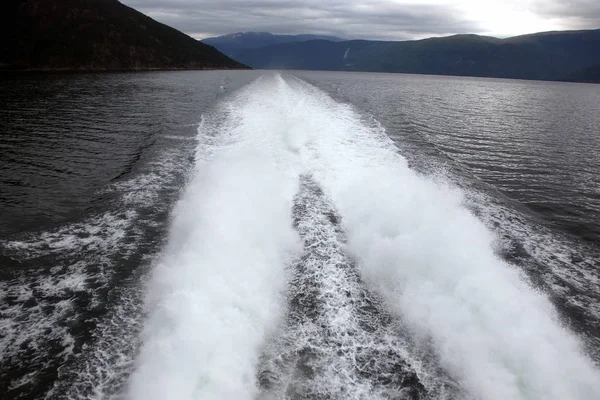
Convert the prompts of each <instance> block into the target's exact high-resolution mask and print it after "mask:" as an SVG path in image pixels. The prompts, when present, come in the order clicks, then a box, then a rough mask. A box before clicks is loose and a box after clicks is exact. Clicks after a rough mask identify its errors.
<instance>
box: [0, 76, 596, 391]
mask: <svg viewBox="0 0 600 400" xmlns="http://www.w3.org/2000/svg"><path fill="white" fill-rule="evenodd" d="M0 99H1V100H0V101H1V102H2V104H3V107H2V110H1V112H0V121H2V126H3V129H2V134H1V135H2V136H0V159H1V160H2V162H1V164H0V185H1V188H2V190H1V191H0V215H1V216H2V221H1V225H0V249H1V253H0V254H1V256H0V261H1V263H2V268H1V269H0V274H1V275H0V276H1V278H2V282H1V283H0V292H1V296H2V303H1V304H2V305H1V308H0V312H1V313H2V314H1V315H2V321H1V324H0V357H1V361H0V364H1V371H2V373H1V374H0V393H3V396H2V397H3V398H8V399H13V398H14V399H18V398H40V399H43V398H94V399H165V398H173V399H195V398H198V399H200V398H201V399H224V398H239V399H245V398H247V399H280V398H290V399H305V398H315V399H317V398H318V399H321V398H329V399H342V398H344V399H347V398H356V399H398V398H407V399H468V398H474V399H506V398H514V399H552V398H556V399H591V398H598V397H600V384H599V383H598V382H600V373H599V370H598V363H600V290H599V289H598V287H600V286H599V285H600V272H599V268H598V267H599V263H598V260H599V259H600V252H599V251H598V244H599V243H600V235H599V228H598V227H599V226H600V220H599V218H600V216H599V215H600V214H599V213H598V212H597V211H598V210H599V209H600V179H599V178H598V177H597V176H596V175H595V174H594V173H593V171H597V170H598V168H599V167H600V165H599V164H600V157H598V151H599V149H600V143H599V141H600V138H599V137H598V131H599V128H600V116H599V115H598V114H597V113H596V112H595V108H594V107H595V105H596V104H598V101H599V100H600V92H599V91H598V88H597V87H596V86H594V85H579V84H557V83H545V82H520V81H508V80H492V79H473V78H452V77H428V76H409V75H387V74H356V73H319V72H296V73H291V74H276V73H263V72H260V71H223V72H217V71H215V72H179V73H148V74H102V75H51V76H48V75H24V76H23V75H21V76H11V77H3V81H2V91H0Z"/></svg>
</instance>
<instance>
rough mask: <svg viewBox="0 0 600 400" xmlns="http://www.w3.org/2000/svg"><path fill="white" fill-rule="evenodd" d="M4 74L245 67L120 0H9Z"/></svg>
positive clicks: (0, 59)
mask: <svg viewBox="0 0 600 400" xmlns="http://www.w3.org/2000/svg"><path fill="white" fill-rule="evenodd" d="M1 9H2V10H3V11H2V13H0V23H1V24H2V26H3V31H4V34H3V38H2V46H1V47H0V69H4V70H7V69H8V70H32V69H33V70H146V69H215V68H246V67H245V66H244V65H242V64H240V63H238V62H237V61H234V60H232V59H230V58H229V57H227V56H225V55H223V54H221V53H220V52H219V51H218V50H216V49H215V48H213V47H211V46H209V45H206V44H203V43H200V42H198V41H197V40H195V39H193V38H191V37H189V36H187V35H185V34H183V33H181V32H179V31H177V30H175V29H173V28H170V27H168V26H166V25H163V24H161V23H159V22H156V21H154V20H153V19H152V18H150V17H147V16H145V15H144V14H142V13H140V12H138V11H136V10H134V9H132V8H130V7H127V6H125V5H123V4H121V3H119V2H118V1H117V0H6V1H5V2H4V3H3V4H2V6H1Z"/></svg>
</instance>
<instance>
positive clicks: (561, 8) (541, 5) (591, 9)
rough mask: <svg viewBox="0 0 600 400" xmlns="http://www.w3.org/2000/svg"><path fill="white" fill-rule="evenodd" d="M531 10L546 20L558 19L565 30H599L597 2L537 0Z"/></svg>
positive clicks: (598, 4)
mask: <svg viewBox="0 0 600 400" xmlns="http://www.w3.org/2000/svg"><path fill="white" fill-rule="evenodd" d="M532 10H533V11H534V12H535V13H536V14H539V15H542V16H544V17H547V18H557V19H560V20H561V21H563V25H565V28H566V29H598V28H600V1H598V0H562V1H561V0H546V1H541V0H537V1H535V2H534V3H533V7H532Z"/></svg>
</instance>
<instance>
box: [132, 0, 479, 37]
mask: <svg viewBox="0 0 600 400" xmlns="http://www.w3.org/2000/svg"><path fill="white" fill-rule="evenodd" d="M123 2H124V3H125V4H127V5H128V6H131V7H133V8H135V9H137V10H139V11H141V12H143V13H145V14H147V15H149V16H151V17H152V18H154V19H156V20H158V21H160V22H163V23H165V24H167V25H170V26H173V27H174V28H177V29H179V30H181V31H183V32H186V33H188V34H191V35H192V36H196V37H203V36H214V35H220V34H226V33H232V32H238V31H268V32H272V33H280V34H294V33H315V34H328V35H335V36H341V37H344V38H349V39H396V40H398V39H410V38H418V37H427V36H435V35H445V34H454V33H471V32H478V31H482V27H481V26H480V24H479V23H478V22H477V21H474V20H469V19H467V18H465V17H464V13H462V12H461V10H460V9H459V8H458V7H456V6H454V5H452V4H448V3H443V4H423V3H419V4H416V3H408V4H407V3H403V2H398V1H393V0H375V1H369V2H366V1H356V0H347V1H341V0H329V1H326V0H306V1H299V0H278V1H274V0H273V1H272V0H246V1H242V0H222V1H206V0H197V1H192V0H187V1H186V0H123Z"/></svg>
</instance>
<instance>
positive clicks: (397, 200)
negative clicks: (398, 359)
mask: <svg viewBox="0 0 600 400" xmlns="http://www.w3.org/2000/svg"><path fill="white" fill-rule="evenodd" d="M199 140H200V145H199V146H198V149H197V163H196V171H195V174H194V176H193V177H192V178H191V180H190V182H189V183H188V186H187V189H186V191H185V193H184V194H183V196H182V198H181V200H180V202H179V204H178V206H177V207H176V210H175V212H174V216H173V221H172V227H171V233H170V237H169V245H168V246H167V248H166V250H165V252H164V254H163V256H162V258H161V260H160V262H159V265H158V266H157V267H156V269H155V271H154V273H153V277H152V279H151V283H150V285H149V287H148V299H147V304H146V309H147V311H148V313H149V317H148V321H147V323H146V326H145V328H144V333H143V335H142V341H143V343H144V344H143V346H142V350H141V353H140V355H139V357H138V359H137V362H136V365H137V367H136V371H135V372H134V374H133V375H132V377H131V381H130V385H129V389H128V396H129V397H130V398H133V399H153V398H156V399H162V398H177V399H193V398H202V399H211V398H214V399H217V398H238V399H251V398H256V397H257V396H266V397H268V393H265V392H268V391H269V390H271V389H272V386H273V385H272V384H269V383H268V382H267V383H264V381H265V379H266V380H267V381H269V380H271V381H272V378H270V377H269V376H268V375H269V373H268V374H266V375H265V371H267V370H269V368H271V370H270V371H271V372H272V369H273V366H277V365H278V364H277V363H273V362H270V361H269V357H268V355H269V354H272V353H273V348H274V347H273V346H275V347H277V346H278V343H279V345H280V346H281V343H284V344H285V343H290V342H289V337H290V336H289V332H294V329H296V328H293V327H292V328H290V326H291V325H290V324H292V325H293V323H294V318H293V317H290V315H291V316H293V315H294V312H295V311H298V310H297V309H294V307H295V306H294V301H293V299H294V298H297V297H298V295H299V293H300V294H301V292H298V290H297V287H294V284H295V282H296V283H297V282H298V280H297V278H298V276H297V274H298V271H302V268H300V269H299V268H297V267H294V266H297V265H298V263H300V264H302V263H305V264H304V266H305V267H307V266H309V264H306V263H307V262H311V263H313V264H310V265H313V267H311V268H313V272H311V273H312V274H314V275H315V277H316V278H315V279H319V280H320V283H319V285H320V286H319V287H327V288H328V289H327V290H328V292H329V293H332V292H335V290H336V288H338V289H339V290H344V287H343V285H341V283H340V282H342V281H343V282H345V283H346V284H348V283H349V282H351V284H352V285H353V287H358V286H361V285H362V286H364V287H362V286H361V287H360V290H358V289H356V290H355V292H356V293H358V292H360V291H361V290H365V291H366V292H365V293H372V296H373V304H378V306H377V307H379V309H380V311H377V312H380V313H382V315H389V318H391V319H392V320H393V321H396V322H395V323H393V324H388V325H386V327H385V329H384V330H383V331H382V330H380V331H378V333H375V334H373V333H372V332H371V333H372V334H373V335H377V334H379V335H383V334H384V333H385V336H386V337H389V336H390V335H391V336H392V337H393V336H395V337H396V338H397V340H395V341H394V340H387V339H386V340H387V341H386V342H385V346H389V345H390V343H392V344H393V346H398V347H399V348H397V349H396V348H394V350H393V351H392V354H396V353H397V354H400V355H402V357H403V358H404V362H405V363H406V368H405V373H406V374H408V375H405V376H409V375H410V374H414V375H415V376H416V378H417V379H418V380H419V381H420V383H419V384H418V385H417V384H414V385H413V386H412V388H413V390H411V393H412V394H407V396H409V398H421V397H428V396H434V397H436V398H439V397H440V396H441V397H446V398H453V397H458V398H465V397H468V395H466V394H460V393H461V390H464V391H466V392H468V393H469V394H470V395H472V396H474V397H475V398H482V399H506V398H511V399H540V398H543V399H591V398H600V384H599V382H600V375H599V374H598V371H597V369H596V368H595V367H594V365H593V363H592V362H591V361H590V360H589V358H588V357H587V356H586V355H585V354H584V352H583V350H582V346H581V344H580V342H579V340H578V339H577V337H576V335H575V334H574V333H572V332H570V331H569V330H568V329H567V328H566V327H565V326H563V324H562V323H561V320H560V316H559V314H558V313H557V312H556V310H555V309H554V307H553V306H552V304H551V303H550V301H549V300H548V299H547V297H546V296H545V294H544V293H542V292H539V291H537V290H535V289H533V288H532V287H530V286H529V285H528V284H527V283H526V282H527V281H526V279H525V278H524V276H523V275H522V273H521V272H520V270H519V269H518V268H517V267H516V266H514V265H511V264H508V263H507V262H506V261H503V260H502V259H501V258H500V257H499V256H497V255H496V254H495V252H494V243H495V237H494V234H493V233H492V232H491V231H490V230H488V229H487V228H486V227H485V226H484V225H483V223H482V222H481V221H479V220H478V219H477V218H476V217H475V216H473V215H472V214H471V213H470V212H469V211H468V210H467V208H466V207H465V201H464V197H463V196H464V193H462V192H461V191H460V190H458V189H456V188H453V187H451V186H449V185H444V184H441V183H439V182H434V181H433V180H431V179H428V178H426V177H423V176H420V175H417V174H416V173H415V172H413V171H412V170H411V169H410V168H409V167H408V165H407V162H406V160H405V159H404V158H403V157H402V156H401V155H399V154H398V150H397V148H396V147H395V146H394V145H393V143H392V142H391V141H390V139H389V138H388V137H387V136H386V134H385V131H384V130H383V129H382V128H381V127H380V126H379V125H378V124H377V123H376V122H373V121H371V120H368V119H364V118H362V117H361V115H360V114H359V113H358V112H356V110H354V109H353V108H352V107H351V106H349V105H347V104H342V103H339V102H336V101H335V100H333V99H332V98H330V97H329V96H327V95H326V94H325V93H323V92H321V91H320V90H318V89H317V88H315V87H313V86H311V85H309V84H307V83H306V82H303V81H301V80H299V79H296V78H294V77H285V78H284V77H282V76H280V75H274V76H264V77H262V78H260V79H258V80H257V81H255V82H254V83H252V84H251V85H249V86H247V87H245V88H243V89H242V90H240V91H239V92H237V94H236V95H235V96H231V97H229V98H228V99H227V100H226V101H222V102H221V103H220V104H219V105H218V106H217V108H216V109H215V110H214V112H213V113H212V114H211V115H209V116H208V117H207V118H205V119H204V121H203V123H202V125H201V126H200V128H199ZM306 176H310V177H311V178H310V179H311V180H312V181H314V184H315V185H316V186H317V187H319V188H320V189H319V190H321V191H322V193H323V198H324V199H325V200H323V201H325V203H326V204H328V206H327V207H324V206H322V205H320V204H321V203H320V202H321V200H320V198H321V197H319V196H313V198H312V200H311V197H310V196H309V197H308V201H309V202H312V203H310V204H309V205H306V207H308V208H309V209H310V208H311V207H312V208H314V210H313V211H312V212H310V213H308V214H306V215H305V217H306V218H308V222H307V223H308V226H309V227H310V226H312V225H310V223H309V222H310V221H312V223H315V224H317V225H318V221H320V220H323V213H329V212H330V211H327V210H329V209H330V210H332V211H331V213H333V214H332V215H337V217H335V218H339V221H338V223H337V224H338V225H339V229H340V230H342V231H343V232H344V235H343V236H344V239H343V240H342V241H336V240H337V239H335V240H334V238H332V237H331V236H330V235H329V234H330V233H331V231H330V230H328V229H317V230H316V231H315V232H316V233H314V232H313V233H310V232H309V233H310V234H311V235H313V234H316V235H317V236H318V235H322V236H321V237H317V238H316V239H315V238H313V239H311V240H312V241H313V242H312V244H310V243H309V241H308V239H307V236H306V235H307V233H306V232H304V234H302V229H300V228H299V227H298V226H296V228H298V229H294V205H295V204H296V203H295V202H296V201H298V198H297V197H296V195H297V193H298V192H299V191H300V190H301V184H300V181H301V179H303V178H301V177H306ZM301 197H302V196H301ZM304 198H305V200H306V196H305V197H304ZM320 209H322V210H325V211H322V212H320V211H318V210H320ZM315 210H317V211H315ZM315 221H316V222H315ZM296 225H298V223H296ZM306 229H308V228H306V227H305V231H306ZM308 231H310V229H308ZM299 232H300V233H299ZM327 232H329V233H327ZM328 235H329V236H328ZM315 240H316V243H317V244H318V245H322V246H326V245H327V243H331V241H333V242H335V243H337V244H336V248H337V250H335V251H333V252H329V253H328V252H327V251H324V253H323V257H324V260H325V261H324V265H325V264H327V263H328V262H329V261H331V260H330V258H331V257H342V259H344V260H347V262H343V263H342V264H343V265H346V266H348V265H353V266H354V267H353V268H355V269H356V274H357V275H356V276H358V278H356V279H357V280H352V279H350V278H348V276H351V275H343V274H342V275H340V271H336V270H335V269H336V268H342V266H341V265H340V264H339V263H335V262H329V264H327V265H329V268H333V269H334V270H333V271H331V273H328V274H320V273H319V274H315V272H314V263H315V262H316V261H315V259H314V257H313V258H311V257H312V256H308V257H307V256H306V254H305V252H306V251H307V249H308V247H307V246H309V245H310V246H315V243H314V242H315ZM303 245H304V246H303ZM303 247H304V250H303ZM303 254H304V255H303ZM328 257H329V258H328ZM311 260H312V261H311ZM316 260H317V261H318V260H319V258H317V259H316ZM305 270H306V269H305ZM294 274H296V275H294ZM344 276H346V277H345V278H344ZM313 283H314V282H313ZM336 285H338V286H339V287H338V286H336ZM357 285H358V286H357ZM310 287H311V286H310V285H309V286H308V288H310ZM353 290H354V289H353ZM294 293H295V295H294ZM338 297H339V296H333V295H331V296H321V297H320V301H321V302H325V304H324V305H321V306H317V307H321V308H322V309H325V310H326V311H325V314H323V315H325V317H322V321H325V322H323V323H326V324H330V325H331V326H335V327H337V328H336V329H338V330H342V332H341V333H342V334H343V333H344V332H343V331H344V330H345V331H346V332H350V331H352V329H353V330H354V333H355V336H354V339H352V338H349V339H344V340H349V341H353V340H354V342H353V343H354V344H357V343H359V342H360V341H361V340H362V341H363V342H364V336H361V335H362V333H361V334H357V332H360V331H359V330H357V328H356V324H357V323H358V322H357V320H356V318H358V317H357V315H358V314H357V311H353V308H352V307H349V306H347V305H346V304H345V303H344V302H342V301H341V300H340V299H339V298H338ZM328 302H330V303H328ZM338 306H339V307H340V309H339V312H337V313H335V312H333V311H327V310H331V308H335V307H338ZM296 307H297V306H296ZM332 316H335V321H333V322H332V320H331V318H333V317H332ZM295 323H296V325H295V326H296V327H297V326H301V324H300V325H299V322H298V321H296V322H295ZM309 325H310V324H309ZM311 326H313V325H311ZM286 327H287V328H286ZM352 327H354V328H352ZM286 329H287V331H286ZM282 331H286V332H288V333H287V335H288V336H287V339H285V340H283V341H281V339H278V338H281V332H282ZM296 331H297V332H304V336H302V335H300V334H299V333H298V334H295V335H296V336H294V334H292V336H291V337H292V338H294V339H298V338H305V339H307V338H308V339H307V340H309V339H310V335H312V334H313V333H310V332H314V335H317V336H318V335H321V334H322V332H321V333H319V329H316V330H313V331H310V330H308V331H306V330H304V331H302V330H300V331H298V330H297V329H296ZM329 331H331V329H329ZM307 332H308V333H309V334H308V335H307ZM376 332H377V331H376ZM390 332H392V333H390ZM337 334H340V332H337V333H336V335H337ZM349 336H352V335H349ZM283 337H286V334H284V335H283ZM373 337H375V336H373ZM403 338H406V339H403ZM286 340H288V342H286ZM379 340H383V339H381V337H380V338H379ZM317 341H318V340H317ZM292 342H293V340H292ZM342 342H343V341H342ZM336 343H340V341H337V342H336V340H333V341H322V342H321V345H320V348H321V349H322V348H323V346H327V345H331V346H333V345H337V344H336ZM380 345H381V343H380ZM385 346H384V347H385ZM420 346H422V347H423V348H425V349H430V350H427V351H424V352H419V351H416V350H415V349H416V348H419V347H420ZM284 347H285V346H284ZM357 348H358V347H357ZM277 351H278V350H275V353H277ZM394 351H395V352H396V353H394ZM297 354H300V353H297ZM322 354H326V355H327V357H332V355H335V354H338V355H339V357H340V359H339V360H338V361H335V357H334V358H333V359H331V360H332V361H331V362H325V363H323V355H321V357H320V358H319V357H316V358H315V357H313V358H315V359H320V360H321V361H320V363H321V367H319V368H321V370H323V371H325V370H327V368H326V367H327V365H330V366H335V368H336V370H335V374H329V375H327V374H324V375H319V374H313V375H312V376H311V374H306V373H304V374H303V375H302V374H301V375H298V373H296V375H294V376H295V377H296V378H295V379H296V380H297V379H301V380H306V381H310V380H313V381H315V382H316V381H318V380H319V379H320V382H321V383H320V384H319V385H320V386H319V385H316V386H315V385H312V386H311V385H308V387H309V389H306V390H308V391H309V392H310V391H311V390H312V392H310V393H313V394H314V393H315V392H314V390H317V392H316V393H317V395H319V394H323V393H328V396H329V397H330V398H344V395H343V393H344V390H343V389H340V390H338V391H333V390H329V391H327V390H326V386H327V379H325V380H323V378H327V377H332V379H333V378H335V379H337V380H336V381H335V382H334V381H331V387H335V386H336V385H337V386H338V387H339V386H342V387H345V388H346V391H345V393H346V397H345V398H347V395H348V393H358V392H357V391H356V389H357V388H358V387H359V385H361V380H360V379H358V378H356V377H357V376H359V375H356V374H355V372H356V368H358V366H357V364H360V363H359V362H357V361H356V360H357V359H356V354H355V355H354V359H348V358H347V357H348V354H349V353H348V352H343V351H342V352H341V353H335V352H327V351H325V352H324V353H322ZM372 354H375V353H372ZM265 355H266V356H265ZM327 357H326V358H325V359H327ZM371 357H372V358H374V359H375V358H378V356H376V355H372V356H371ZM394 357H395V356H394ZM303 362H305V361H303ZM309 362H311V363H312V365H313V366H314V365H316V364H318V362H316V361H309ZM431 362H435V363H437V364H438V365H439V367H440V368H441V369H443V370H444V371H446V372H445V373H447V374H448V377H444V376H443V375H444V372H440V371H436V370H435V369H431V368H427V365H429V364H431ZM315 363H316V364H315ZM295 365H298V363H297V362H296V364H295ZM261 368H262V372H260V371H261ZM296 368H300V367H296ZM300 369H301V368H300ZM304 370H305V372H306V368H304ZM259 374H261V376H257V375H259ZM353 374H354V375H353ZM431 374H438V375H439V376H438V378H439V379H442V380H443V381H444V382H446V383H445V384H444V385H446V386H447V387H450V386H452V385H451V383H452V382H456V385H458V386H460V388H461V389H460V390H459V389H457V390H454V389H449V390H448V391H447V392H445V393H446V394H443V395H440V391H439V390H441V389H439V386H438V389H436V383H435V382H439V379H437V380H436V379H434V378H432V377H431ZM275 375H277V374H275ZM265 376H266V378H265ZM340 377H342V378H344V377H345V378H344V379H341V378H340ZM371 378H372V379H375V378H374V377H371ZM277 379H279V378H277ZM292 381H293V379H292ZM261 382H262V383H261ZM388 384H392V383H388ZM393 384H398V385H400V386H402V385H404V383H402V382H400V383H398V382H396V383H393ZM444 385H442V386H444ZM263 386H264V387H263ZM304 386H306V385H304ZM265 387H266V388H265ZM290 387H291V388H292V389H290ZM298 387H303V385H301V384H298V383H297V382H296V383H295V384H292V385H291V386H290V385H288V386H287V387H286V388H284V389H283V392H281V393H283V395H282V396H284V397H291V398H293V397H294V396H299V395H298V394H297V393H296V392H295V390H296V389H297V388H298ZM319 387H320V388H321V389H319ZM360 387H361V390H362V389H364V391H362V392H360V393H362V394H360V395H357V396H358V397H357V398H390V396H392V394H391V393H392V391H387V392H386V391H385V390H379V389H378V387H377V385H375V384H370V386H369V385H367V386H364V385H363V386H360ZM294 388H296V389H294ZM315 388H317V389H315ZM365 388H366V389H365ZM319 390H321V391H319ZM294 393H296V394H294ZM394 393H395V394H394V395H397V394H398V393H397V392H394ZM300 397H301V396H300Z"/></svg>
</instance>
